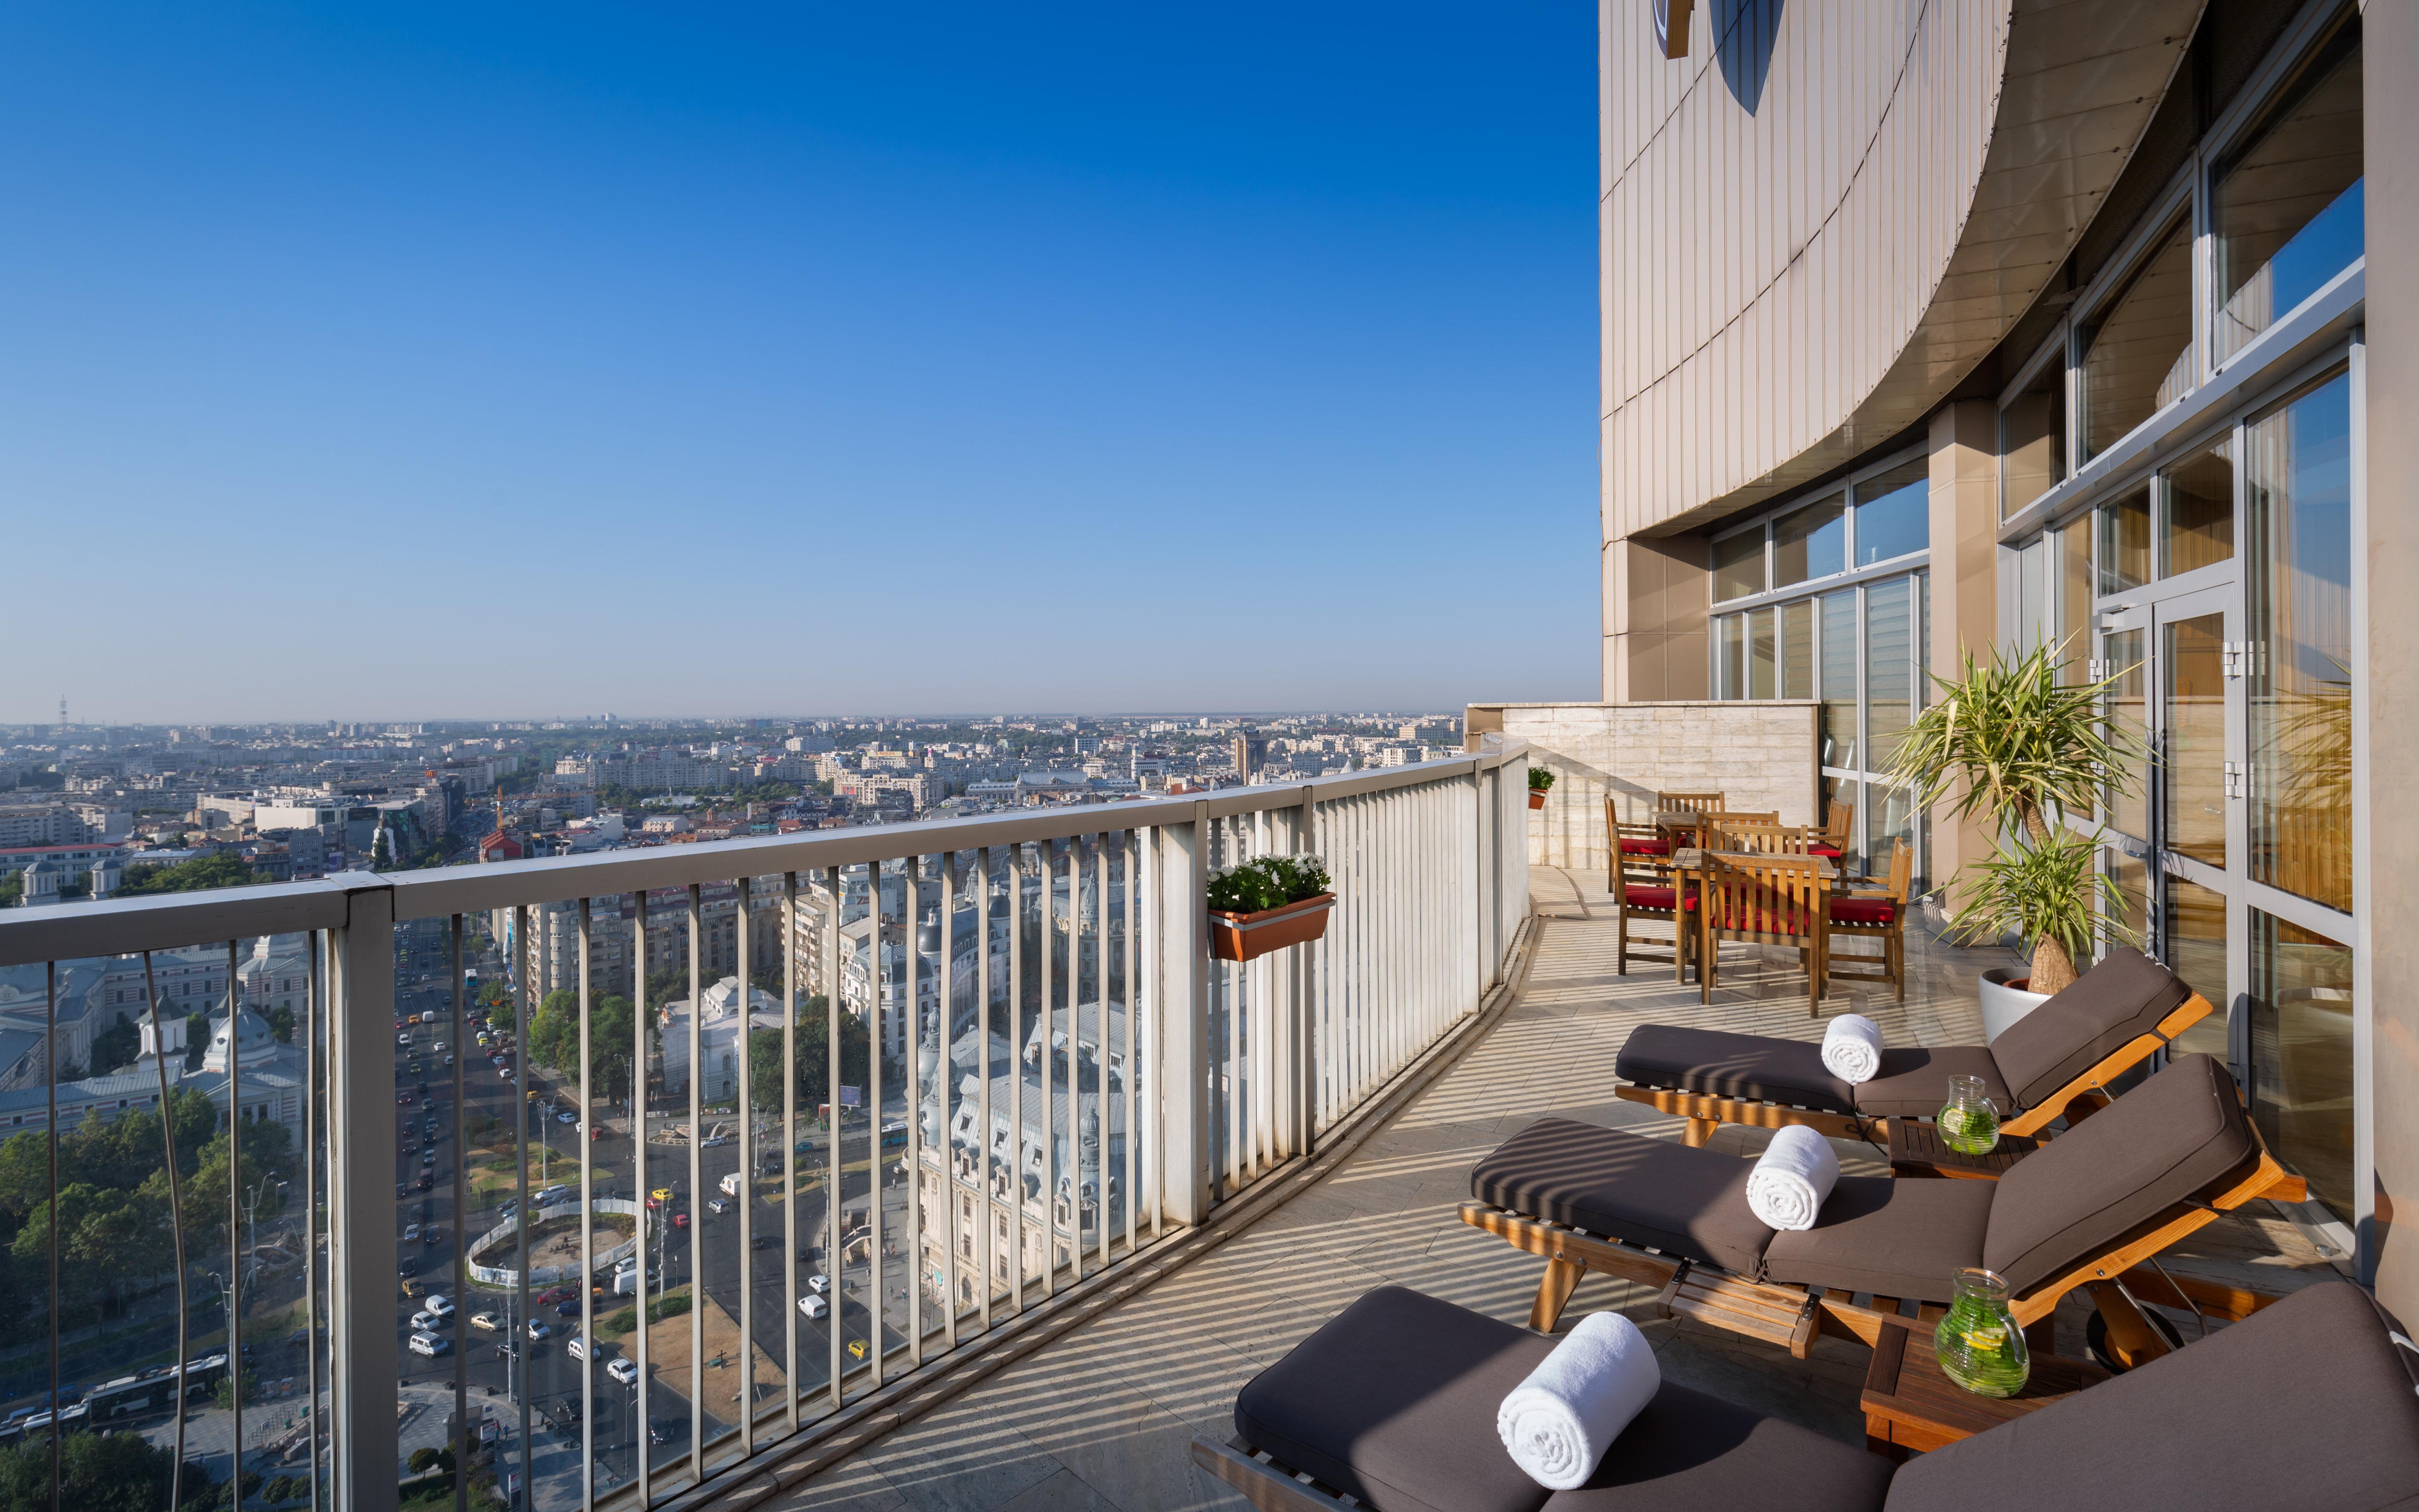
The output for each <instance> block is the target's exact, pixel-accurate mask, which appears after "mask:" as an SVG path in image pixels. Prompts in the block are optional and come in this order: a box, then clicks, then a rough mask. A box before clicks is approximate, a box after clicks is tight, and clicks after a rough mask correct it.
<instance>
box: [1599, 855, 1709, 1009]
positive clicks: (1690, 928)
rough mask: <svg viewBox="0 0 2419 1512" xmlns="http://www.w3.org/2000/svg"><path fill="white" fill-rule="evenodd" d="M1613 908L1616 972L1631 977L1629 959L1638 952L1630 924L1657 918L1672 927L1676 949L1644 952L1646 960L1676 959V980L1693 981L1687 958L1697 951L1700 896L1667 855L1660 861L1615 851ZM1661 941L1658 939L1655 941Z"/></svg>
mask: <svg viewBox="0 0 2419 1512" xmlns="http://www.w3.org/2000/svg"><path fill="white" fill-rule="evenodd" d="M1611 892H1612V906H1613V914H1614V918H1615V920H1616V931H1617V933H1616V944H1615V946H1614V949H1613V967H1612V969H1613V975H1615V976H1617V977H1626V976H1628V975H1629V958H1630V957H1631V956H1632V955H1634V954H1638V952H1637V951H1636V950H1634V949H1632V948H1631V933H1630V931H1631V927H1632V925H1633V923H1635V922H1643V921H1645V920H1647V919H1654V920H1656V921H1657V922H1661V923H1668V924H1670V925H1671V926H1672V953H1671V954H1670V955H1669V956H1664V955H1659V954H1656V955H1643V954H1639V955H1638V958H1639V959H1640V960H1641V961H1652V962H1656V963H1660V962H1663V961H1667V960H1668V961H1670V962H1671V963H1672V980H1673V981H1674V982H1683V981H1686V980H1688V978H1687V970H1688V962H1689V960H1690V959H1691V957H1692V956H1693V955H1694V954H1695V949H1696V943H1697V930H1696V924H1695V918H1696V907H1697V899H1696V893H1695V890H1694V888H1692V887H1689V886H1688V884H1687V878H1685V877H1682V876H1679V875H1677V874H1675V873H1674V872H1672V864H1671V860H1670V858H1669V857H1668V856H1666V857H1664V858H1663V859H1662V860H1660V861H1659V862H1658V861H1656V859H1655V858H1654V857H1652V856H1623V855H1619V854H1616V855H1615V856H1613V860H1612V887H1611ZM1656 943H1659V942H1656Z"/></svg>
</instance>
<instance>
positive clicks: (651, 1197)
mask: <svg viewBox="0 0 2419 1512" xmlns="http://www.w3.org/2000/svg"><path fill="white" fill-rule="evenodd" d="M671 1199H672V1189H671V1188H670V1187H668V1186H659V1187H657V1188H655V1190H654V1191H653V1192H650V1193H648V1194H647V1206H648V1207H650V1208H660V1207H662V1206H663V1205H664V1204H665V1203H667V1202H670V1200H671Z"/></svg>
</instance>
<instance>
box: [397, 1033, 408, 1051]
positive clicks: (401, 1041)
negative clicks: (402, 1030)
mask: <svg viewBox="0 0 2419 1512" xmlns="http://www.w3.org/2000/svg"><path fill="white" fill-rule="evenodd" d="M394 1042H395V1044H396V1045H398V1046H400V1047H402V1048H405V1049H408V1048H409V1047H410V1045H411V1036H410V1035H408V1034H398V1035H396V1036H395V1037H394Z"/></svg>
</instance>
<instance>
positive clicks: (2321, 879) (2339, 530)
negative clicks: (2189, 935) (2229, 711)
mask: <svg viewBox="0 0 2419 1512" xmlns="http://www.w3.org/2000/svg"><path fill="white" fill-rule="evenodd" d="M2350 401H2351V380H2350V378H2349V377H2348V376H2345V375H2342V374H2338V375H2337V376H2335V377H2334V378H2330V379H2329V380H2327V381H2326V382H2325V383H2322V384H2320V385H2319V387H2317V388H2315V389H2313V390H2311V391H2310V392H2308V393H2304V394H2303V395H2302V396H2301V397H2299V398H2297V399H2294V400H2291V401H2289V402H2288V403H2287V404H2285V405H2284V406H2282V407H2281V408H2279V409H2274V410H2273V411H2271V412H2270V413H2268V414H2266V415H2264V416H2262V417H2260V418H2259V419H2257V420H2256V421H2254V422H2252V424H2251V425H2250V427H2249V428H2248V430H2247V432H2246V438H2247V439H2246V442H2245V445H2244V448H2243V453H2244V455H2243V469H2242V471H2243V483H2244V489H2245V498H2246V500H2247V503H2248V508H2247V510H2246V513H2245V516H2244V518H2245V520H2246V530H2247V531H2248V533H2249V536H2250V558H2251V561H2250V569H2251V570H2250V585H2249V589H2248V593H2247V594H2246V598H2247V601H2248V605H2249V609H2250V611H2251V640H2252V644H2253V647H2254V649H2255V653H2256V654H2255V656H2253V658H2252V667H2251V671H2250V677H2249V685H2250V687H2249V701H2250V706H2251V731H2250V733H2251V874H2252V876H2254V877H2255V878H2257V879H2258V880H2259V881H2261V882H2265V883H2268V884H2270V885H2271V886H2273V887H2282V888H2284V889H2285V890H2286V891H2288V892H2290V893H2293V894H2296V895H2297V896H2300V897H2303V898H2307V899H2309V900H2310V901H2311V902H2313V903H2324V904H2325V905H2326V906H2328V907H2330V908H2339V909H2342V910H2343V911H2344V912H2346V913H2349V912H2350V911H2351V447H2350V433H2351V403H2350Z"/></svg>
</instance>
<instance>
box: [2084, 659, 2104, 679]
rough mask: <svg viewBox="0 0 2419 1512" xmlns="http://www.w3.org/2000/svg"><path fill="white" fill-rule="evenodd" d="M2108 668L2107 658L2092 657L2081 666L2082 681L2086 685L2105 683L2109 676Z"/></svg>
mask: <svg viewBox="0 0 2419 1512" xmlns="http://www.w3.org/2000/svg"><path fill="white" fill-rule="evenodd" d="M2108 667H2109V663H2108V661H2107V658H2105V657H2103V656H2094V657H2092V658H2091V659H2090V660H2088V661H2086V662H2085V663H2084V664H2083V680H2084V681H2085V682H2087V683H2099V682H2105V681H2106V680H2107V679H2108V677H2109V675H2110V673H2109V671H2108Z"/></svg>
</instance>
